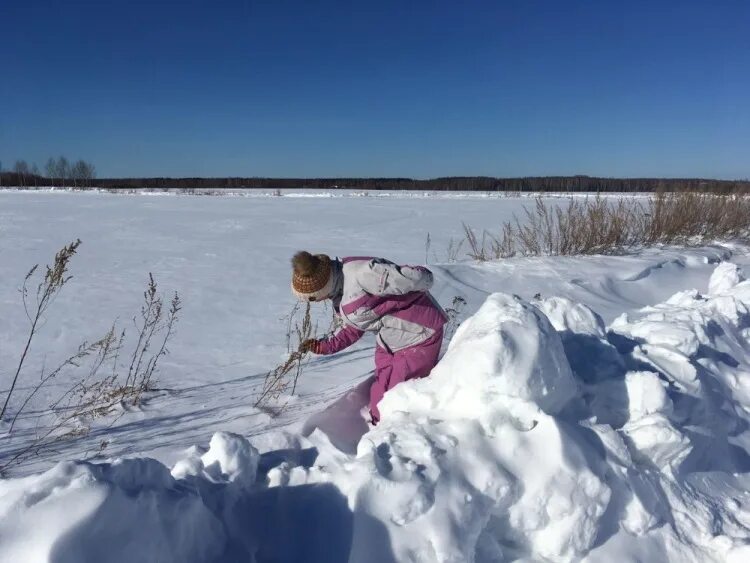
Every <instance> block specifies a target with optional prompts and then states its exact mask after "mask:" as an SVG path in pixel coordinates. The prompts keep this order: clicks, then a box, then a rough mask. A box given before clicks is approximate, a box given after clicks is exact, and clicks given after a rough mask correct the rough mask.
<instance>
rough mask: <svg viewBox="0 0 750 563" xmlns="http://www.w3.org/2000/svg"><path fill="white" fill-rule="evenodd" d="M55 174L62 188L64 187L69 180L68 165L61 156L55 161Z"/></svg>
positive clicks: (65, 159)
mask: <svg viewBox="0 0 750 563" xmlns="http://www.w3.org/2000/svg"><path fill="white" fill-rule="evenodd" d="M55 169H56V171H57V174H56V176H57V177H58V178H60V180H62V187H63V188H64V187H65V183H66V180H67V179H68V178H70V163H69V162H68V159H67V158H65V157H64V156H61V157H60V158H58V159H57V165H56V167H55Z"/></svg>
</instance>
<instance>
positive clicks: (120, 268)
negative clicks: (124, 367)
mask: <svg viewBox="0 0 750 563" xmlns="http://www.w3.org/2000/svg"><path fill="white" fill-rule="evenodd" d="M522 205H523V201H522V200H514V199H512V198H504V199H498V200H497V201H493V202H492V203H490V202H488V201H474V200H472V199H470V198H467V199H465V200H460V201H456V200H455V199H441V198H439V197H434V198H430V199H425V200H420V199H417V198H413V199H406V198H403V199H398V198H394V199H392V200H391V199H387V198H380V199H374V198H367V197H349V198H346V197H341V198H334V199H322V198H310V199H303V198H294V199H291V200H290V199H287V198H271V197H269V198H266V199H260V198H258V199H253V198H244V197H238V198H232V197H226V198H198V197H179V198H178V197H168V198H144V197H137V196H109V195H105V194H75V193H74V194H70V193H65V194H59V193H54V194H52V193H34V194H28V193H24V194H21V193H2V194H0V232H2V237H3V238H2V242H1V243H0V256H1V257H2V259H3V262H4V268H3V273H4V276H3V282H4V283H3V284H2V287H0V307H2V310H3V314H2V316H0V338H1V339H2V342H3V346H2V347H0V381H1V382H3V384H4V385H5V382H6V381H8V379H7V378H8V376H9V373H10V371H11V370H10V369H9V368H8V367H7V366H11V367H14V366H15V363H14V362H15V361H17V358H16V355H15V351H17V350H19V346H18V343H19V342H20V341H21V340H22V338H23V332H22V331H19V330H18V327H21V326H23V320H24V317H23V310H22V308H21V309H20V311H19V308H18V301H19V299H18V295H17V293H16V291H15V289H16V287H17V285H18V283H19V281H20V279H22V276H23V273H25V270H26V269H27V268H28V267H29V266H30V265H31V264H33V263H34V262H36V261H44V260H47V259H48V257H49V256H50V255H51V253H52V252H54V250H55V249H56V248H57V247H59V246H61V244H64V243H65V242H68V240H70V239H71V238H75V237H77V236H80V237H81V238H82V239H83V240H84V245H83V246H82V247H81V252H80V256H78V257H76V261H75V262H74V266H73V269H74V275H75V276H76V277H75V279H74V280H73V281H74V282H75V283H77V284H78V285H76V286H74V287H75V288H76V289H75V291H73V287H70V288H66V290H67V289H71V291H69V292H67V293H64V294H62V295H61V296H60V298H59V300H58V302H56V303H55V308H54V310H51V312H50V316H49V318H48V319H47V322H46V325H45V332H44V333H43V334H42V335H41V336H42V339H41V340H40V343H39V347H38V348H37V349H36V352H37V353H36V354H34V358H33V362H32V364H31V365H32V366H33V369H31V370H30V372H29V373H34V371H35V370H36V369H38V367H39V366H40V365H41V363H42V362H43V361H45V360H46V361H48V362H51V361H52V356H55V355H64V354H65V352H66V351H68V350H69V349H70V347H71V346H72V345H73V344H74V343H75V344H77V343H78V342H76V339H78V338H81V337H87V336H88V335H89V333H90V331H92V330H93V329H95V328H97V327H104V326H106V325H107V324H108V323H110V322H111V320H112V318H113V316H117V315H120V316H123V317H126V318H127V315H132V313H133V312H134V311H135V310H137V306H138V298H139V297H140V295H139V291H140V289H139V288H140V285H139V284H140V282H142V281H143V279H142V278H143V275H144V272H147V271H149V270H153V271H154V273H155V274H156V277H157V280H158V281H159V282H160V285H161V286H162V287H163V288H165V289H177V290H179V291H180V293H181V294H182V295H183V297H184V300H185V309H184V311H183V317H182V319H181V321H180V324H179V331H178V334H177V337H176V339H175V341H174V344H173V346H172V354H171V355H170V356H168V361H167V362H165V363H164V365H163V368H162V370H161V371H160V373H159V375H158V377H159V386H160V388H162V389H163V391H159V392H156V393H154V394H153V396H150V397H149V398H148V400H147V401H146V402H145V404H143V405H142V406H141V407H139V408H132V409H128V410H126V411H124V412H122V413H120V416H119V418H117V420H114V421H104V422H102V424H101V425H99V426H96V427H95V428H94V429H92V432H91V435H90V436H86V437H83V438H80V439H78V440H75V441H72V442H70V443H66V444H61V445H60V447H59V448H58V449H57V451H55V452H47V453H45V454H43V455H40V456H39V457H38V458H36V459H34V460H31V461H30V462H29V463H28V464H26V465H25V466H23V467H20V468H18V469H17V470H14V473H13V475H12V476H11V478H6V479H2V480H0V561H62V562H67V561H70V562H74V561H75V562H79V561H123V562H124V561H134V560H151V561H175V562H177V561H190V562H192V561H195V562H198V561H238V560H251V561H252V560H254V561H259V562H265V561H313V562H315V561H319V562H323V561H325V562H335V561H352V562H360V561H364V562H369V561H372V562H376V561H377V562H388V561H414V562H423V561H424V562H427V561H444V562H453V561H455V562H459V561H461V562H463V561H472V560H473V561H477V562H479V563H488V562H491V561H587V562H605V561H633V562H635V561H675V562H704V561H707V562H714V561H715V562H723V561H734V562H739V561H746V560H747V559H748V557H750V493H749V492H748V491H750V477H749V472H750V432H748V429H749V428H750V343H749V339H748V337H749V336H750V281H745V276H744V274H743V271H742V270H743V268H744V269H745V270H746V269H747V267H748V263H749V262H750V261H749V260H748V249H747V248H746V247H744V246H741V245H738V244H715V245H712V246H706V247H702V248H693V249H684V248H657V249H650V250H643V251H640V252H637V253H634V254H631V255H627V256H612V257H602V256H594V257H574V258H536V259H522V258H520V259H512V260H504V261H499V262H489V263H484V264H476V263H471V262H458V263H448V262H446V261H445V260H440V258H439V257H437V258H438V259H437V260H435V257H433V256H430V253H429V252H428V255H427V259H428V261H430V262H431V263H430V268H431V269H432V270H433V271H434V272H435V276H436V286H435V291H434V294H435V296H436V298H437V299H438V300H439V301H440V302H441V303H444V304H450V303H451V299H452V298H453V297H454V296H460V297H462V298H464V299H466V301H467V306H466V308H465V311H466V314H465V315H464V317H466V318H462V319H461V320H462V321H463V322H462V323H461V325H460V326H459V328H458V330H456V332H455V334H454V335H453V337H452V339H451V342H450V343H449V344H448V343H446V345H445V347H444V350H445V353H444V356H443V358H442V360H441V362H440V363H439V364H438V366H437V367H436V368H435V370H433V373H432V374H431V376H430V377H429V378H426V379H423V380H418V381H413V382H408V383H405V384H403V385H401V386H399V387H397V388H395V389H394V390H392V391H391V392H389V393H388V394H387V395H386V397H385V399H384V400H383V401H382V403H381V414H382V422H381V423H380V424H379V425H378V426H376V427H374V428H372V427H370V426H369V425H368V424H367V422H366V419H365V417H364V416H363V413H362V409H363V407H364V406H365V404H366V401H367V389H368V385H369V380H370V379H369V378H370V377H371V370H372V358H371V356H372V347H373V343H372V342H371V341H369V340H363V341H362V342H360V343H358V344H357V345H356V347H354V349H353V351H351V352H350V351H347V352H345V353H342V354H341V355H339V356H333V357H330V358H317V359H314V360H312V361H311V362H310V363H309V364H308V366H307V368H306V370H305V372H304V374H303V377H302V379H301V380H300V387H299V393H298V395H297V396H295V397H285V398H284V399H283V401H286V406H285V407H284V408H283V410H281V412H280V413H277V412H271V411H266V410H258V409H255V408H253V407H251V406H250V405H251V404H252V403H253V396H254V394H255V393H257V389H258V384H259V381H260V378H262V374H263V373H264V372H265V371H267V370H268V369H270V368H272V367H273V366H275V365H276V363H277V362H278V359H279V358H280V357H281V356H282V354H283V351H284V349H285V343H284V342H283V331H284V321H281V320H279V318H280V317H282V316H283V314H284V311H285V308H286V306H287V305H289V304H290V303H291V298H290V296H289V295H288V282H287V279H288V259H289V256H290V255H291V253H292V252H293V251H294V250H296V249H297V248H302V247H312V246H313V245H314V246H315V250H318V249H320V250H322V251H328V252H330V253H332V254H338V255H347V254H355V253H356V254H363V253H372V254H382V255H385V256H388V257H390V258H393V259H395V260H398V261H404V262H411V263H420V262H422V263H423V262H424V261H425V246H424V241H425V236H426V232H430V233H431V238H432V244H433V249H442V248H445V245H446V244H447V240H448V239H449V238H450V237H451V236H453V237H458V236H459V234H460V230H461V225H460V221H461V220H462V219H463V220H465V221H466V222H467V223H469V224H472V225H475V226H477V227H479V228H482V227H487V228H490V227H492V225H497V224H498V223H499V221H501V220H502V219H503V218H509V217H511V216H512V214H513V213H518V212H519V211H520V210H521V209H522ZM455 223H458V224H455ZM19 277H20V279H19ZM94 332H96V331H94ZM42 351H45V354H46V356H45V354H42ZM27 385H28V383H27ZM32 424H33V420H31V419H24V420H22V421H21V425H20V429H21V431H20V434H19V436H20V438H14V440H21V441H22V440H23V439H28V438H27V437H28V436H29V435H30V433H31V432H32V431H33V427H32ZM104 438H107V439H109V441H110V445H109V446H108V447H107V448H105V449H104V450H103V451H99V450H98V449H97V448H96V445H97V444H98V443H99V442H100V441H101V440H102V439H104ZM0 440H2V441H0V459H1V458H3V457H5V456H6V455H8V454H9V453H12V452H13V451H15V449H16V448H18V447H20V446H21V445H22V442H19V441H11V440H10V439H9V438H8V437H7V436H5V437H0ZM92 452H96V453H92Z"/></svg>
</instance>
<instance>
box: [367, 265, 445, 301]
mask: <svg viewBox="0 0 750 563" xmlns="http://www.w3.org/2000/svg"><path fill="white" fill-rule="evenodd" d="M358 281H359V284H360V286H361V287H362V289H364V290H365V291H366V292H367V293H369V294H371V295H404V294H406V293H412V292H415V291H418V292H425V291H429V289H430V288H431V287H432V281H433V280H432V272H431V271H430V270H428V269H427V268H425V267H424V266H398V265H397V264H394V263H393V262H390V261H388V260H384V259H382V258H375V259H373V260H370V262H369V263H368V264H367V267H366V268H365V269H363V270H362V271H361V272H360V274H359V276H358Z"/></svg>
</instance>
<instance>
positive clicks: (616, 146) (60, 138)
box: [0, 0, 750, 178]
mask: <svg viewBox="0 0 750 563" xmlns="http://www.w3.org/2000/svg"><path fill="white" fill-rule="evenodd" d="M0 29H2V35H1V36H0V45H1V47H0V65H1V67H2V74H1V75H0V76H2V78H0V160H1V161H2V163H3V166H4V168H6V169H7V168H9V167H10V166H11V165H12V163H13V161H14V160H15V159H17V158H25V159H26V160H28V161H29V162H31V161H36V162H37V163H38V164H39V165H40V166H41V165H42V164H43V163H44V161H45V160H46V159H47V158H48V157H49V156H51V155H60V154H64V155H66V156H67V157H68V158H70V159H77V158H84V159H87V160H90V161H92V162H93V163H94V164H95V165H96V166H97V170H98V173H99V175H100V176H151V175H159V176H162V175H163V176H193V175H197V176H228V175H238V176H276V177H299V176H410V177H419V178H424V177H435V176H443V175H492V176H520V175H551V174H566V175H568V174H590V175H606V176H631V177H632V176H702V177H715V178H748V177H750V2H748V1H747V0H735V1H721V0H717V1H709V0H706V1H703V2H695V1H677V0H672V1H660V0H651V1H630V0H628V1H626V0H621V1H604V0H602V1H571V2H568V1H564V0H555V1H552V0H549V1H535V0H518V1H501V0H497V1H471V0H469V1H466V2H459V1H457V0H446V1H442V0H433V1H413V0H398V1H390V0H371V1H369V2H359V1H356V0H353V1H348V2H344V1H339V2H332V1H326V0H319V1H315V0H297V1H287V0H265V1H256V0H244V1H243V0H214V1H210V0H203V1H198V0H180V1H177V0H173V1H165V0H118V1H115V0H89V1H85V2H84V1H81V0H66V1H61V0H54V1H53V0H47V1H37V0H2V2H0Z"/></svg>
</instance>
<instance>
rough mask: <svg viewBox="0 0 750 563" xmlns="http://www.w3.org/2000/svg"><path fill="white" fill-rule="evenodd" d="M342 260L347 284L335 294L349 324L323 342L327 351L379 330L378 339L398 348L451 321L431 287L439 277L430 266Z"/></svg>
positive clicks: (391, 348)
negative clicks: (428, 267) (433, 275)
mask: <svg viewBox="0 0 750 563" xmlns="http://www.w3.org/2000/svg"><path fill="white" fill-rule="evenodd" d="M337 266H338V267H336V268H334V272H335V273H336V275H339V276H342V280H339V283H338V284H337V286H338V287H340V288H341V289H340V290H339V291H340V293H339V294H338V295H334V296H333V299H334V307H336V308H337V310H338V312H339V314H340V315H341V318H342V320H343V323H344V327H343V328H342V329H341V330H339V331H338V332H337V333H336V334H334V335H332V336H330V337H328V338H327V339H324V340H322V341H321V342H320V346H319V350H320V353H321V354H334V353H336V352H338V351H340V350H343V349H344V348H346V347H348V346H351V345H352V344H354V343H355V342H356V341H357V340H359V339H360V338H361V337H362V335H363V334H364V333H365V332H375V333H377V337H376V340H377V343H378V345H379V346H380V347H382V348H383V349H385V350H386V351H388V352H391V353H393V352H397V351H399V350H403V349H405V348H409V347H410V346H416V345H418V344H421V343H423V342H425V341H426V340H428V339H429V338H430V337H431V336H432V335H433V334H435V332H437V331H438V330H439V329H440V328H441V327H442V326H443V325H444V324H445V323H446V321H447V316H446V314H445V312H444V311H443V309H442V308H441V307H440V305H438V303H437V302H436V301H435V299H434V298H433V297H432V295H430V293H429V289H430V288H431V287H432V283H433V279H432V272H430V270H428V269H427V268H425V267H423V266H398V265H396V264H394V263H393V262H390V261H389V260H385V259H383V258H370V257H350V258H344V259H343V260H342V261H341V262H340V263H339V264H337ZM342 281H343V283H342Z"/></svg>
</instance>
